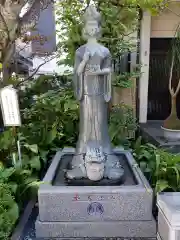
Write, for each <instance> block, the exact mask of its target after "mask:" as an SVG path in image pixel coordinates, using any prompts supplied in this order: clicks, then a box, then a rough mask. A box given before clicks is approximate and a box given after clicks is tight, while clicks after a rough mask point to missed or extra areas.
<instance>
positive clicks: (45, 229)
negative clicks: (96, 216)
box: [36, 220, 156, 239]
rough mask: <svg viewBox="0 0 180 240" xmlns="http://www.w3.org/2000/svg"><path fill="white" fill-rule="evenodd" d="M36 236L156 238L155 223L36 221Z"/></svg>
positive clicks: (152, 221)
mask: <svg viewBox="0 0 180 240" xmlns="http://www.w3.org/2000/svg"><path fill="white" fill-rule="evenodd" d="M36 236H37V238H38V237H44V238H52V239H54V238H73V237H74V238H83V237H88V238H108V237H109V238H111V237H122V238H134V237H137V238H138V237H142V238H148V237H149V238H156V222H155V221H154V220H151V221H111V222H108V221H107V222H41V221H39V220H37V221H36Z"/></svg>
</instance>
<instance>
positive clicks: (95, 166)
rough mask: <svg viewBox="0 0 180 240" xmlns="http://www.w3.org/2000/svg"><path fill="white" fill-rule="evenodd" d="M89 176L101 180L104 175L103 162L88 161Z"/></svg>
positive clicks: (91, 178)
mask: <svg viewBox="0 0 180 240" xmlns="http://www.w3.org/2000/svg"><path fill="white" fill-rule="evenodd" d="M86 171H87V177H88V178H89V179H90V180H92V181H99V180H101V179H102V178H103V175H104V164H103V163H100V164H99V163H87V165H86Z"/></svg>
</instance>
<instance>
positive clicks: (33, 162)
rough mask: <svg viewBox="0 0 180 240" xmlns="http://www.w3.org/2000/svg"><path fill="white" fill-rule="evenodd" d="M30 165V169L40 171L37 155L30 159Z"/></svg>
mask: <svg viewBox="0 0 180 240" xmlns="http://www.w3.org/2000/svg"><path fill="white" fill-rule="evenodd" d="M30 166H31V168H32V169H35V170H36V171H40V169H41V162H40V158H39V156H34V157H33V158H31V160H30Z"/></svg>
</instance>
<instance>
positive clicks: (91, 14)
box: [83, 5, 101, 40]
mask: <svg viewBox="0 0 180 240" xmlns="http://www.w3.org/2000/svg"><path fill="white" fill-rule="evenodd" d="M100 20H101V16H100V13H99V12H98V11H97V10H96V7H95V6H93V5H90V6H89V7H88V8H87V9H86V12H85V14H84V23H85V25H84V29H83V37H84V38H85V39H86V40H87V39H89V38H99V37H100V35H101V27H100Z"/></svg>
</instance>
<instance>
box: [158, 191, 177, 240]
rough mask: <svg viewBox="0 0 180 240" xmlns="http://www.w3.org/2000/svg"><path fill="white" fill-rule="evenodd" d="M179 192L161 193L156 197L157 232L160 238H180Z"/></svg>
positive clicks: (162, 239) (167, 239) (170, 239)
mask: <svg viewBox="0 0 180 240" xmlns="http://www.w3.org/2000/svg"><path fill="white" fill-rule="evenodd" d="M179 199H180V192H174V193H161V194H159V196H158V198H157V205H158V209H159V211H158V233H159V237H160V239H161V240H180V201H179Z"/></svg>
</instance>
